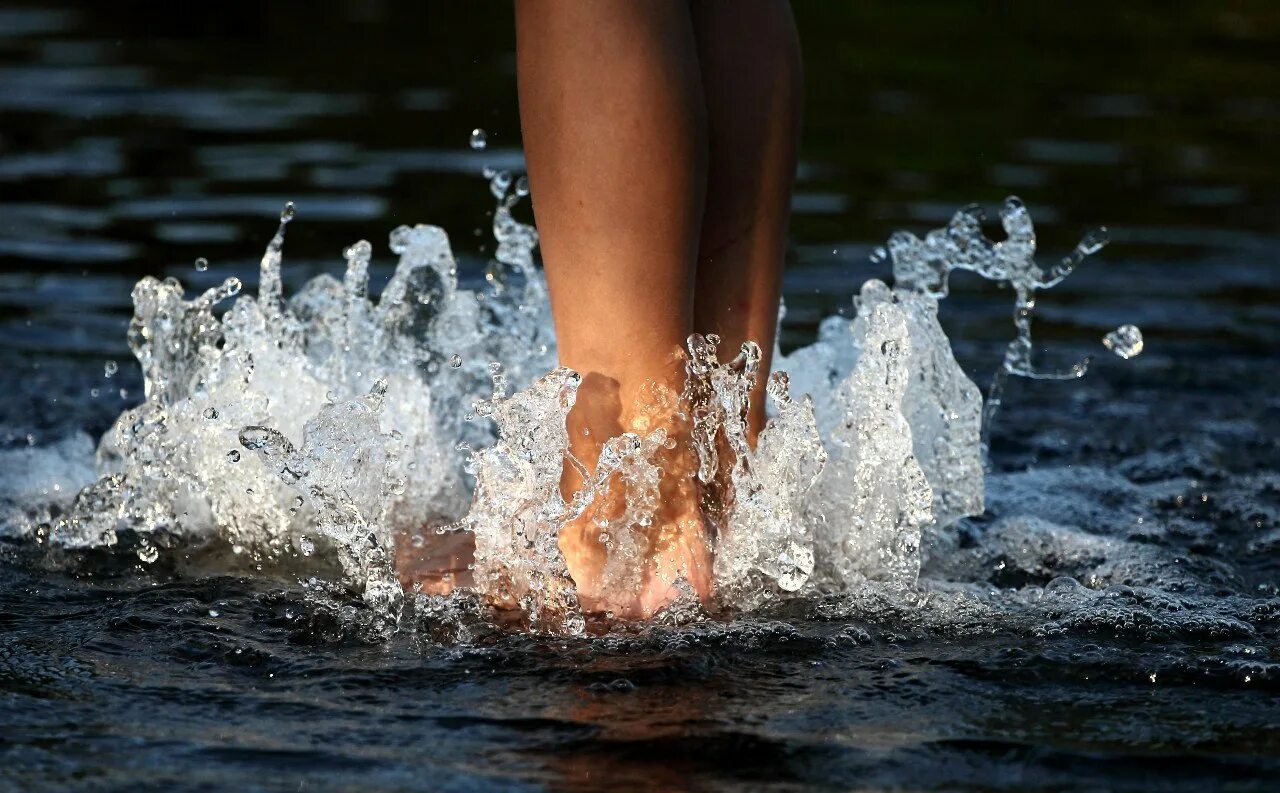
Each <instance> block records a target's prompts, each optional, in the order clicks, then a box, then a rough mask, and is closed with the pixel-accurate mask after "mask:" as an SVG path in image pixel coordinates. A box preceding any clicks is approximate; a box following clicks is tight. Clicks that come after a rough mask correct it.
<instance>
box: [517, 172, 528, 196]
mask: <svg viewBox="0 0 1280 793" xmlns="http://www.w3.org/2000/svg"><path fill="white" fill-rule="evenodd" d="M516 195H518V196H522V197H523V196H527V195H529V177H528V175H525V176H521V177H520V178H519V179H517V180H516Z"/></svg>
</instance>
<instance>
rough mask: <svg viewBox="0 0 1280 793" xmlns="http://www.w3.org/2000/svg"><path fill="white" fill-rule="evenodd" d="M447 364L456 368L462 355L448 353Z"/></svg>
mask: <svg viewBox="0 0 1280 793" xmlns="http://www.w3.org/2000/svg"><path fill="white" fill-rule="evenodd" d="M449 366H450V367H451V368H453V369H457V368H458V367H460V366H462V356H461V355H458V354H457V353H454V354H453V355H450V356H449Z"/></svg>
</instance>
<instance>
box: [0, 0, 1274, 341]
mask: <svg viewBox="0 0 1280 793" xmlns="http://www.w3.org/2000/svg"><path fill="white" fill-rule="evenodd" d="M794 7H795V13H796V16H797V20H798V24H799V28H800V32H801V38H802V44H803V48H804V58H805V68H806V73H807V95H808V99H807V113H806V122H805V130H804V140H803V148H802V164H801V169H800V180H799V184H798V187H797V194H796V197H795V216H794V220H793V226H792V228H793V233H792V236H793V240H794V247H795V262H794V266H793V267H792V270H791V272H790V273H789V275H788V283H787V292H788V302H789V306H790V308H791V313H790V314H789V317H788V331H789V333H788V337H787V338H788V340H789V343H794V342H795V341H797V340H803V338H804V337H805V334H806V332H807V331H808V330H810V329H811V328H812V327H813V325H814V323H815V322H816V321H817V319H818V318H820V316H821V315H823V314H825V313H830V312H832V311H836V310H842V309H843V307H845V306H846V305H847V303H848V299H849V296H850V295H851V294H852V293H853V292H854V291H855V289H856V287H857V286H858V284H860V283H861V282H862V280H864V279H865V278H866V277H867V276H868V275H872V274H882V273H883V270H884V267H883V265H872V264H870V263H869V262H868V261H867V254H868V252H869V251H870V250H871V248H872V246H874V245H875V244H877V243H879V242H881V241H883V240H884V239H885V238H886V237H887V236H888V234H889V233H890V232H891V231H893V230H894V229H896V228H909V229H912V230H914V231H917V232H923V231H925V230H927V229H928V228H931V227H933V226H936V225H940V224H941V223H942V222H945V220H946V219H947V217H949V216H950V214H951V213H952V212H953V211H954V210H955V209H956V208H957V207H959V206H961V205H963V204H966V203H969V202H974V201H976V202H980V203H983V204H986V205H990V206H992V207H995V206H996V205H997V204H998V202H999V201H1000V200H1001V199H1002V198H1003V197H1004V196H1005V195H1007V194H1010V193H1015V194H1018V195H1020V196H1021V197H1023V198H1024V199H1025V200H1026V201H1027V202H1028V204H1029V205H1030V207H1031V210H1032V215H1033V217H1034V218H1035V219H1036V220H1037V223H1038V228H1039V230H1040V234H1041V242H1042V249H1043V250H1044V251H1045V252H1046V255H1047V256H1049V257H1053V256H1057V255H1061V254H1062V253H1064V252H1065V251H1066V250H1068V249H1069V248H1070V247H1071V246H1072V245H1073V244H1074V242H1075V240H1076V239H1077V238H1078V237H1079V235H1080V234H1081V233H1082V232H1084V231H1085V230H1087V229H1088V228H1089V227H1091V226H1094V225H1098V224H1106V225H1108V226H1109V227H1110V228H1111V231H1112V238H1113V245H1112V247H1111V248H1109V249H1108V250H1107V252H1106V255H1105V256H1104V257H1103V258H1104V260H1105V261H1104V262H1103V263H1101V264H1090V265H1089V267H1097V268H1109V269H1105V271H1106V272H1108V273H1109V275H1107V276H1106V277H1101V276H1098V277H1099V278H1101V280H1093V281H1091V280H1090V276H1082V277H1080V278H1079V279H1077V283H1078V286H1076V287H1074V289H1075V291H1074V292H1073V291H1072V290H1071V289H1070V288H1064V291H1063V293H1062V295H1063V296H1062V298H1061V303H1060V305H1062V306H1063V307H1064V311H1063V313H1062V314H1060V315H1058V316H1056V317H1055V316H1054V315H1053V312H1052V311H1049V312H1047V315H1046V316H1045V318H1044V320H1043V324H1044V327H1045V328H1046V330H1045V333H1046V334H1049V335H1048V336H1046V338H1049V337H1052V336H1054V335H1059V336H1066V337H1070V336H1071V335H1072V333H1076V330H1078V334H1077V335H1079V336H1080V338H1085V337H1088V338H1090V339H1093V340H1094V341H1095V342H1096V337H1097V330H1098V329H1099V328H1103V329H1105V328H1107V327H1113V326H1114V325H1115V324H1118V323H1119V322H1120V321H1138V320H1145V321H1146V322H1147V323H1148V326H1149V331H1156V332H1157V333H1159V332H1160V330H1161V328H1160V325H1161V323H1163V324H1164V325H1165V326H1166V327H1164V330H1165V332H1166V335H1167V336H1168V337H1169V338H1170V339H1176V338H1177V337H1178V336H1179V335H1196V334H1204V333H1210V334H1216V335H1217V336H1220V337H1221V339H1222V341H1223V343H1230V344H1241V345H1244V346H1246V347H1248V346H1257V345H1258V344H1260V338H1261V337H1258V336H1256V335H1251V333H1250V330H1249V328H1250V326H1251V324H1256V322H1258V321H1259V320H1261V321H1263V322H1269V323H1274V322H1275V321H1276V309H1275V308H1274V305H1275V303H1276V298H1277V296H1280V289H1278V288H1277V285H1278V282H1280V279H1278V278H1277V272H1278V271H1277V265H1276V261H1275V260H1276V253H1277V251H1280V245H1277V241H1278V237H1277V234H1278V233H1280V222H1278V221H1280V189H1278V176H1277V169H1276V168H1275V163H1276V161H1277V160H1276V158H1277V153H1276V141H1277V139H1278V136H1277V132H1280V70H1278V69H1277V68H1276V67H1277V65H1278V64H1277V53H1280V46H1277V45H1278V44H1280V5H1277V4H1276V3H1274V2H1268V1H1265V0H1254V1H1252V2H1224V1H1223V0H1202V1H1198V0H1192V1H1190V2H1180V3H1177V4H1169V3H1154V2H1153V3H1115V2H1097V1H1096V0H1086V1H1085V2H1076V3H1070V4H1066V3H955V2H949V1H946V2H942V1H940V2H909V3H892V4H890V3H874V4H873V3H843V2H840V3H837V2H825V0H798V2H796V3H795V4H794ZM512 27H513V25H512V19H511V9H510V6H509V3H507V2H474V1H473V2H422V1H421V0H419V1H418V2H408V1H405V2H401V1H399V0H378V1H370V0H359V1H357V0H351V1H350V2H322V3H311V4H301V3H269V4H268V3H259V2H253V3H250V2H222V3H216V4H188V3H184V4H174V3H159V2H134V3H123V4H121V3H94V2H83V3H56V2H50V3H41V4H38V5H37V4H34V3H33V4H30V5H25V4H20V3H18V4H15V3H5V4H3V5H2V6H0V349H3V351H4V355H5V357H6V358H11V357H12V356H13V355H14V354H16V355H18V356H19V357H23V358H26V357H28V356H30V355H32V354H40V355H49V354H60V355H70V356H95V355H99V356H100V355H101V354H103V353H104V352H112V353H122V352H123V351H124V346H123V338H124V333H123V329H124V326H125V323H126V321H127V317H128V293H129V288H130V286H131V285H132V282H133V281H134V280H136V279H137V278H138V277H139V276H141V275H144V274H148V273H151V274H171V275H177V276H179V277H180V278H181V279H182V280H183V281H184V283H188V284H189V285H192V286H195V287H204V286H207V285H209V284H211V283H213V282H215V281H217V280H220V279H221V278H223V277H225V276H226V275H228V274H232V273H234V274H237V275H240V276H242V277H244V278H245V279H246V281H248V282H249V283H250V284H251V283H252V281H253V275H254V270H255V266H256V259H257V257H258V255H259V254H260V250H261V247H262V245H263V244H264V243H265V242H266V240H267V238H268V237H269V236H270V234H271V232H272V230H273V228H274V222H275V221H274V216H275V214H276V213H277V212H278V211H279V207H280V205H281V204H282V203H283V202H284V201H285V200H286V199H293V200H295V201H296V202H297V207H298V222H297V223H295V224H294V225H293V226H292V227H291V228H290V239H289V242H288V244H287V246H286V267H287V275H288V277H289V279H290V280H291V282H292V283H293V284H295V285H296V284H297V283H298V282H299V281H301V280H302V279H303V278H304V277H306V276H309V275H312V274H314V273H315V272H316V271H318V270H320V269H328V270H335V269H336V268H337V267H338V265H340V263H341V259H340V255H339V254H340V251H341V250H342V248H343V247H344V246H346V245H347V244H349V243H350V242H352V241H354V240H355V239H357V238H360V237H367V238H369V239H371V240H372V241H373V242H374V243H375V246H376V247H377V248H378V249H379V251H380V255H381V256H382V257H383V259H382V265H383V266H382V268H381V270H380V272H381V273H382V274H383V275H385V274H386V272H388V267H389V265H390V258H389V256H388V255H387V254H386V251H385V239H386V236H385V235H386V233H387V232H388V231H389V230H390V229H391V228H392V227H393V226H395V225H397V224H399V223H403V222H429V223H434V224H438V225H441V226H444V227H445V228H446V229H447V230H448V231H449V232H450V234H451V235H452V237H453V239H454V243H455V247H457V248H458V249H459V251H460V252H461V253H463V254H466V255H468V256H469V257H472V258H475V259H477V260H479V259H483V256H484V245H485V243H486V242H487V237H488V235H487V231H485V230H484V229H485V227H486V225H487V217H486V212H487V211H489V210H490V209H491V199H490V198H489V196H488V193H487V191H486V189H485V187H484V183H483V181H482V179H481V177H480V176H479V172H480V170H481V169H482V167H483V166H484V165H485V164H490V165H494V166H497V167H502V168H512V169H516V170H518V169H519V168H520V157H519V147H520V130H519V125H518V119H517V107H516V94H515V76H514V57H513V47H514V40H513V39H514V37H513V29H512ZM584 35H586V34H585V33H584ZM473 127H481V128H483V129H485V130H487V132H488V137H489V144H490V145H489V148H488V149H487V150H486V151H484V152H473V151H471V150H470V149H469V148H468V146H467V140H468V134H469V132H470V130H471V129H472V128H473ZM993 233H994V232H993ZM199 256H203V257H207V258H208V259H209V260H210V262H211V267H210V268H209V270H208V272H204V273H198V272H196V271H195V270H194V269H193V267H192V264H191V263H192V261H193V260H194V259H196V258H197V257H199ZM480 266H481V265H480V263H479V262H477V263H476V267H475V268H474V269H475V272H479V268H480ZM1100 272H1101V271H1100ZM962 286H963V285H962ZM973 288H975V289H977V287H973ZM1188 290H1189V292H1193V293H1194V294H1195V295H1196V297H1197V300H1196V301H1195V302H1194V303H1179V302H1178V300H1179V297H1178V295H1179V294H1183V293H1187V292H1188ZM963 291H964V290H963V288H962V289H961V292H962V294H961V295H960V296H959V299H958V302H957V305H958V306H959V308H951V309H949V310H951V311H962V309H963V305H964V304H963V300H964V298H963ZM1157 294H1163V295H1164V297H1166V298H1168V299H1167V300H1165V301H1164V302H1162V303H1160V306H1161V307H1160V308H1159V309H1158V310H1157V309H1154V308H1150V307H1148V308H1147V309H1145V313H1144V309H1142V308H1141V304H1143V303H1144V301H1143V299H1142V298H1143V297H1144V296H1147V295H1157ZM1205 301H1208V303H1206V302H1205ZM1147 302H1151V301H1147ZM1215 303H1216V304H1217V308H1213V309H1212V310H1210V312H1209V313H1213V312H1214V311H1216V312H1218V313H1221V312H1222V309H1223V308H1224V307H1225V308H1226V309H1227V312H1228V314H1229V315H1230V317H1229V321H1226V320H1223V321H1216V320H1215V321H1208V320H1205V321H1202V322H1199V323H1197V322H1196V321H1194V315H1195V313H1196V312H1197V311H1200V310H1201V309H1202V308H1203V307H1204V306H1205V305H1210V306H1212V305H1213V304H1215ZM1072 304H1075V305H1076V306H1077V307H1076V308H1075V309H1073V310H1072V311H1070V312H1068V311H1067V308H1069V307H1071V306H1072ZM1152 305H1154V303H1152ZM1091 311H1093V314H1091V313H1090V312H1091ZM974 312H976V313H963V311H962V314H963V318H964V319H965V320H966V322H967V324H968V326H969V327H967V328H966V329H965V332H967V333H969V334H970V335H971V336H972V337H973V338H991V339H997V338H1003V337H1005V336H1007V327H1006V323H1007V315H1006V314H1005V313H1004V309H1002V308H1001V309H999V310H994V309H993V310H991V311H986V310H978V309H975V310H974ZM1126 312H1127V313H1126ZM1188 315H1193V316H1192V318H1191V321H1189V322H1187V321H1186V318H1187V317H1188ZM1206 316H1207V314H1206ZM1055 327H1056V328H1057V329H1056V330H1055ZM1073 328H1075V329H1076V330H1073Z"/></svg>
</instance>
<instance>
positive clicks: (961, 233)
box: [888, 196, 1142, 453]
mask: <svg viewBox="0 0 1280 793" xmlns="http://www.w3.org/2000/svg"><path fill="white" fill-rule="evenodd" d="M984 219H985V217H984V214H983V211H982V209H981V208H980V207H978V206H976V205H970V206H967V207H965V208H963V209H961V210H960V211H958V212H956V214H955V215H954V216H953V217H952V218H951V222H949V223H948V224H947V225H946V226H945V227H943V228H940V229H934V230H933V231H931V232H929V233H928V234H927V235H926V236H925V238H924V239H923V240H921V239H920V238H918V237H916V236H915V235H914V234H912V233H910V232H907V231H899V232H896V233H894V235H893V236H892V237H890V238H889V246H888V255H889V256H891V257H892V258H893V277H894V281H895V283H896V284H897V286H899V287H901V288H904V289H907V290H911V291H917V292H923V293H925V294H929V295H932V296H934V297H935V298H943V297H946V296H947V293H948V291H949V288H950V287H949V281H950V277H951V273H952V271H954V270H970V271H973V272H975V273H977V274H978V275H980V276H982V277H983V278H986V279H989V280H992V281H998V282H1000V283H1003V284H1008V285H1009V286H1010V287H1012V288H1013V292H1014V295H1015V299H1014V312H1013V324H1014V328H1015V329H1016V331H1017V334H1016V336H1015V337H1014V339H1013V341H1011V342H1009V346H1008V347H1007V348H1006V350H1005V355H1004V361H1003V362H1002V363H1001V366H1000V368H999V369H997V370H996V373H995V375H994V376H993V377H992V380H991V386H990V388H989V389H988V391H987V402H986V407H985V412H984V414H983V427H982V448H983V450H984V453H985V450H986V449H987V446H988V439H989V438H990V432H991V424H992V422H993V421H994V420H995V417H996V414H997V412H998V411H999V409H1000V405H1001V402H1002V401H1003V398H1004V387H1005V382H1006V381H1007V380H1008V377H1009V375H1016V376H1018V377H1028V378H1032V379H1037V380H1071V379H1075V378H1078V377H1083V376H1084V375H1085V373H1086V372H1087V371H1088V369H1089V363H1090V361H1089V359H1088V358H1085V359H1084V360H1081V361H1078V362H1076V363H1074V364H1072V365H1071V366H1069V367H1067V368H1065V369H1055V370H1041V369H1037V368H1035V367H1034V366H1033V365H1032V361H1031V357H1032V356H1031V352H1032V345H1031V321H1032V317H1033V315H1034V312H1035V308H1036V291H1037V290H1040V289H1049V288H1051V287H1054V286H1057V285H1058V284H1060V283H1062V281H1063V280H1064V279H1065V278H1066V277H1067V276H1069V275H1071V273H1072V272H1073V271H1074V270H1075V269H1076V267H1078V266H1079V265H1080V263H1081V262H1083V261H1084V260H1085V259H1086V258H1087V257H1089V256H1091V255H1093V254H1095V253H1097V252H1098V251H1100V250H1102V248H1103V247H1105V246H1106V244H1107V243H1108V242H1109V240H1110V238H1109V236H1108V234H1107V230H1106V228H1104V227H1099V228H1097V229H1094V230H1093V231H1090V232H1088V233H1087V234H1085V236H1084V237H1083V238H1082V239H1081V240H1080V242H1079V243H1077V244H1076V247H1075V248H1074V249H1073V250H1072V251H1071V252H1070V253H1069V254H1067V255H1066V256H1064V257H1063V258H1062V260H1061V261H1060V262H1058V263H1057V264H1056V265H1054V266H1053V267H1051V268H1049V271H1048V272H1045V271H1044V270H1042V269H1041V268H1040V266H1039V265H1038V264H1037V263H1036V260H1035V253H1036V232H1035V226H1034V224H1033V223H1032V222H1031V213H1030V212H1028V211H1027V207H1026V205H1025V204H1023V203H1022V201H1021V200H1020V199H1018V198H1017V197H1014V196H1010V197H1009V198H1006V199H1005V202H1004V205H1003V206H1002V207H1001V209H1000V224H1001V225H1002V226H1003V227H1004V231H1005V234H1006V239H1004V240H1002V241H1000V242H994V241H992V240H990V239H988V238H987V237H986V235H985V234H983V232H982V222H983V220H984ZM1127 327H1133V326H1131V325H1130V326H1127ZM1135 330H1136V328H1135ZM1107 346H1108V347H1111V345H1110V344H1108V345H1107ZM1136 349H1137V351H1136V352H1134V353H1133V354H1134V355H1136V354H1137V352H1141V349H1142V348H1141V344H1139V345H1138V346H1137V348H1136ZM1123 357H1129V356H1123Z"/></svg>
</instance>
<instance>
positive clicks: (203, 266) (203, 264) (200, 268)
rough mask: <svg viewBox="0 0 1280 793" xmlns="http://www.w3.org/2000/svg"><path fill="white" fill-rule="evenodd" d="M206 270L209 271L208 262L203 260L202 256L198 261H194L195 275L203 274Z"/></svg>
mask: <svg viewBox="0 0 1280 793" xmlns="http://www.w3.org/2000/svg"><path fill="white" fill-rule="evenodd" d="M208 269H209V260H208V259H206V258H204V257H203V256H201V257H199V258H198V259H196V272H197V273H203V272H204V271H205V270H208Z"/></svg>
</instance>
